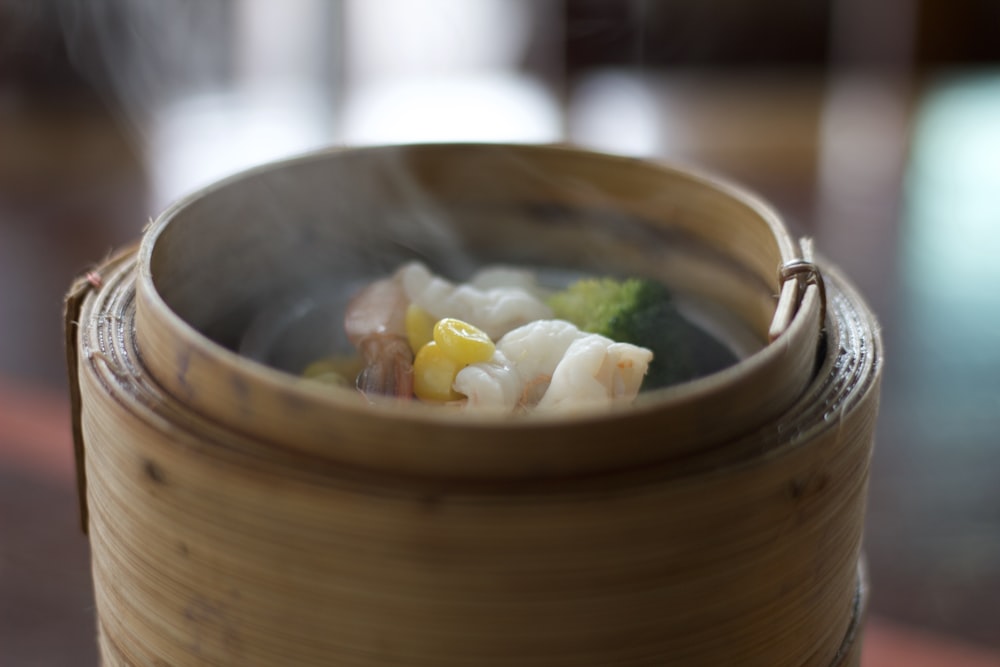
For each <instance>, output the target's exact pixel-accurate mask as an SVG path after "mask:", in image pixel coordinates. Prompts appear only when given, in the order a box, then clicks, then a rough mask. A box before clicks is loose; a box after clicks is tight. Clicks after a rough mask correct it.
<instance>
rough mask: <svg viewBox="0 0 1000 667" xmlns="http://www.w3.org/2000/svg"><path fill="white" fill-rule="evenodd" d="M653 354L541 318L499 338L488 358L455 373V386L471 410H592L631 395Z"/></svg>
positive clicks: (563, 323) (633, 395)
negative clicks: (466, 398)
mask: <svg viewBox="0 0 1000 667" xmlns="http://www.w3.org/2000/svg"><path fill="white" fill-rule="evenodd" d="M652 358H653V353H652V352H651V351H649V350H648V349H646V348H642V347H638V346H636V345H631V344H629V343H616V342H614V341H612V340H611V339H609V338H606V337H604V336H600V335H598V334H592V333H586V332H583V331H580V330H579V329H578V328H577V327H576V326H574V325H573V324H571V323H569V322H564V321H562V320H539V321H535V322H531V323H529V324H526V325H524V326H521V327H519V328H517V329H514V330H513V331H511V332H510V333H508V334H507V335H505V336H504V337H503V338H501V339H500V340H499V341H498V342H497V351H496V352H495V353H494V355H493V358H492V359H491V360H490V361H487V362H483V363H478V364H471V365H469V366H467V367H465V368H464V369H462V370H461V371H459V373H458V375H457V377H456V378H455V383H454V388H455V391H457V392H459V393H462V394H465V395H466V396H467V397H468V401H467V404H466V405H467V408H470V409H482V408H487V409H493V410H497V409H499V410H505V411H513V410H515V409H517V408H519V407H532V406H534V407H535V409H536V410H548V411H563V412H567V411H572V410H581V409H592V408H593V407H594V405H595V403H598V404H611V403H614V402H620V401H622V402H628V401H631V400H632V399H634V398H635V396H636V394H637V393H638V392H639V387H640V386H641V384H642V379H643V376H644V375H645V373H646V370H647V368H648V366H649V362H650V361H651V360H652Z"/></svg>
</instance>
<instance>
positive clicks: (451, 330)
mask: <svg viewBox="0 0 1000 667" xmlns="http://www.w3.org/2000/svg"><path fill="white" fill-rule="evenodd" d="M434 342H435V343H437V344H438V346H440V347H441V349H442V350H443V351H444V353H445V354H447V355H448V356H449V357H451V358H452V359H454V360H455V361H456V362H458V363H459V364H461V365H463V366H466V365H468V364H475V363H479V362H481V361H489V359H490V358H491V357H492V356H493V352H494V351H495V350H496V345H495V344H494V343H493V341H492V340H490V337H489V336H488V335H486V333H485V332H484V331H483V330H482V329H479V328H478V327H475V326H473V325H471V324H469V323H468V322H463V321H462V320H457V319H455V318H453V317H446V318H444V319H441V320H438V321H437V323H436V324H435V325H434Z"/></svg>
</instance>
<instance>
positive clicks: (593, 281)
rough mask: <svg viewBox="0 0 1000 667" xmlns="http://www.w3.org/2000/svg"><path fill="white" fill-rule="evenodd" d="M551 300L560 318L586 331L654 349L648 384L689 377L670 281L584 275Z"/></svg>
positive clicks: (649, 386)
mask: <svg viewBox="0 0 1000 667" xmlns="http://www.w3.org/2000/svg"><path fill="white" fill-rule="evenodd" d="M549 306H550V307H551V308H552V310H553V313H554V314H555V316H556V317H557V318H559V319H564V320H568V321H570V322H572V323H573V324H575V325H576V326H578V327H579V328H580V329H582V330H583V331H589V332H591V333H597V334H601V335H602V336H607V337H608V338H610V339H612V340H614V341H618V342H621V343H632V344H633V345H639V346H642V347H645V348H648V349H650V350H652V351H653V360H652V362H651V363H650V365H649V371H648V373H647V375H646V379H645V381H644V382H643V388H645V389H655V388H658V387H665V386H667V385H670V384H674V383H676V382H681V381H683V380H686V379H690V377H691V373H692V368H691V363H690V356H689V355H688V354H687V350H686V349H684V347H685V340H686V339H685V336H684V331H685V327H686V321H685V320H684V319H683V318H682V317H681V315H680V314H679V313H678V312H677V308H676V307H675V305H674V301H673V298H672V296H671V294H670V290H668V289H667V287H666V286H665V285H663V284H661V283H658V282H656V281H653V280H645V279H639V278H628V279H626V280H615V279H613V278H585V279H583V280H578V281H577V282H575V283H573V284H571V285H570V286H569V287H567V288H566V289H565V290H562V291H560V292H556V293H555V294H553V295H552V296H550V297H549Z"/></svg>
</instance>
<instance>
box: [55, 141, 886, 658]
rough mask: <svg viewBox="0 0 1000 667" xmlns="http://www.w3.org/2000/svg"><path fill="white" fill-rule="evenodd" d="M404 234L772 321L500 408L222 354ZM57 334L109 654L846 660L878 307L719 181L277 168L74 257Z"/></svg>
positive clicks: (351, 274)
mask: <svg viewBox="0 0 1000 667" xmlns="http://www.w3.org/2000/svg"><path fill="white" fill-rule="evenodd" d="M413 257H418V258H420V259H422V260H424V261H426V262H427V263H428V264H430V265H432V266H433V267H435V268H436V269H440V270H442V271H444V272H446V273H450V274H452V275H460V274H462V273H463V272H468V271H469V270H471V268H472V267H474V266H476V265H478V264H480V263H483V262H488V261H507V262H517V263H527V264H552V265H559V266H575V267H579V268H586V269H588V270H593V271H619V272H620V271H628V272H631V273H634V274H641V275H648V276H653V277H656V278H659V279H662V280H665V281H667V282H669V283H671V284H673V285H678V286H681V287H682V288H683V289H684V290H687V292H688V293H690V294H693V295H695V296H696V297H698V298H700V299H704V300H706V301H707V302H711V303H713V304H716V305H717V306H719V307H720V308H721V309H722V310H723V311H725V312H726V313H728V314H729V315H730V316H732V317H734V318H736V319H738V320H739V321H740V322H741V323H742V324H743V325H745V327H746V328H747V330H749V331H752V332H753V334H754V335H755V336H756V338H757V339H758V340H759V345H758V347H757V349H755V350H754V351H753V352H752V353H749V354H747V355H746V356H745V358H743V359H741V360H740V361H739V362H737V363H735V364H733V365H732V366H729V367H727V368H725V369H724V370H721V371H718V372H714V373H711V374H709V375H707V376H705V377H701V378H698V379H695V380H692V381H690V382H686V383H682V384H679V385H675V386H672V387H669V388H667V389H662V390H657V391H654V392H649V393H648V394H643V395H641V396H640V399H639V400H637V401H636V403H635V405H633V406H629V407H628V408H627V409H608V410H603V411H600V410H598V411H591V412H590V413H587V414H585V415H579V416H574V417H572V418H565V417H552V416H545V415H526V416H521V417H518V418H507V419H502V418H499V417H495V416H488V417H487V416H478V417H477V416H475V415H470V414H467V413H461V412H458V411H454V410H448V409H441V408H433V407H429V406H425V405H420V404H410V403H408V404H399V403H394V404H385V403H371V402H368V401H366V400H364V399H363V398H362V397H361V396H360V395H358V394H357V393H356V392H353V391H350V390H347V389H331V388H328V387H323V386H319V385H317V384H316V383H313V382H310V381H307V380H303V379H300V378H298V377H296V376H295V375H293V374H290V373H286V372H282V371H281V370H278V369H275V368H273V367H271V366H269V365H267V364H265V363H261V362H260V361H255V360H253V359H250V358H248V357H247V356H246V355H241V354H239V353H238V352H237V350H238V345H239V343H238V341H239V339H240V336H241V335H243V334H245V332H246V331H247V330H248V329H250V328H252V327H253V326H255V324H254V322H256V321H259V318H260V316H261V313H265V314H266V313H268V312H278V311H276V310H272V311H269V310H268V309H269V308H271V309H273V308H275V307H276V306H275V304H279V305H280V304H282V303H285V302H286V301H287V299H288V298H289V295H294V294H297V293H303V292H306V291H309V290H313V291H316V290H318V291H320V292H323V291H325V290H326V291H331V290H332V291H336V290H337V289H340V290H341V291H343V288H344V285H348V284H361V282H363V281H364V280H369V279H372V278H375V277H378V276H381V275H385V274H386V273H389V272H391V271H392V270H393V269H394V268H395V266H397V265H398V264H399V263H400V262H401V261H405V260H406V259H408V258H413ZM255 318H258V319H255ZM67 352H68V357H69V364H70V375H71V383H70V386H71V391H72V395H73V406H74V435H75V441H76V447H77V461H78V473H79V486H80V490H81V508H82V510H83V522H84V529H85V530H86V531H88V534H89V539H90V542H91V549H92V563H93V578H94V587H95V594H96V601H97V612H98V631H99V632H98V634H99V643H100V647H101V654H102V659H103V664H104V665H107V666H118V665H288V664H295V665H345V666H346V665H350V666H358V667H360V666H365V667H367V666H374V665H435V666H441V667H446V666H449V665H455V666H457V665H463V666H466V665H514V664H516V665H539V666H541V665H544V666H546V667H558V666H562V665H567V666H568V665H636V666H639V665H685V666H692V667H693V666H709V665H711V666H721V665H751V666H752V665H761V666H764V665H766V666H768V667H783V666H789V667H792V666H794V667H806V666H813V665H815V666H820V667H828V666H831V665H857V664H858V660H859V658H858V656H859V651H860V627H861V622H862V619H863V612H864V607H865V600H866V589H865V583H864V576H863V572H862V570H863V568H861V539H862V524H863V519H864V507H865V497H866V489H867V481H868V470H869V462H870V457H871V450H872V433H873V427H874V420H875V416H876V412H877V403H878V385H879V378H880V373H881V341H880V338H879V335H878V329H877V326H876V323H875V321H874V319H873V317H872V315H871V313H870V312H869V311H868V309H867V308H866V306H865V305H864V303H863V301H862V299H861V298H860V297H859V296H858V294H857V293H856V292H855V291H854V290H853V288H852V287H851V286H850V285H849V283H848V282H846V281H845V280H844V279H843V277H842V276H840V275H839V273H838V272H837V271H836V270H835V269H834V268H833V267H831V266H829V265H826V264H823V263H822V262H817V261H816V260H815V258H813V257H811V250H810V249H809V247H808V244H800V243H799V242H797V241H796V240H795V239H793V238H792V237H791V236H790V235H789V234H788V232H787V231H786V230H785V228H784V227H783V225H782V223H781V220H780V218H779V217H778V216H777V214H776V213H775V212H774V211H772V210H771V209H770V208H769V207H768V206H767V205H766V204H764V203H763V202H761V201H760V200H758V199H757V198H755V197H753V196H752V195H750V194H748V193H746V192H744V191H743V190H741V189H739V188H737V187H734V186H732V185H730V184H727V183H724V182H722V181H720V180H718V179H716V178H713V177H709V176H705V175H701V174H697V173H695V172H692V171H690V170H688V169H685V168H680V167H668V166H664V165H657V164H651V163H648V162H644V161H638V160H631V159H626V158H620V157H613V156H608V155H602V154H597V153H592V152H587V151H583V150H577V149H573V148H568V147H540V146H501V145H424V146H421V145H414V146H387V147H374V148H365V149H354V150H343V151H327V152H322V153H318V154H312V155H308V156H304V157H301V158H297V159H293V160H290V161H286V162H282V163H277V164H273V165H268V166H265V167H262V168H259V169H256V170H253V171H250V172H247V173H245V174H241V175H239V176H236V177H234V178H232V179H230V180H227V181H224V182H222V183H219V184H216V185H214V186H212V187H210V188H208V189H206V190H205V191H203V192H200V193H198V194H196V195H194V196H192V197H189V198H187V199H185V200H183V201H181V202H179V203H177V204H176V205H174V206H173V207H172V208H170V209H169V210H168V211H166V212H165V213H164V214H163V215H162V216H161V217H160V218H159V219H158V220H156V221H155V222H153V223H151V225H150V226H149V227H148V228H147V229H146V230H145V232H144V235H143V238H142V239H141V242H140V243H139V245H138V246H137V247H135V248H129V249H126V250H125V251H123V252H121V253H120V254H119V255H117V256H115V257H112V258H111V259H109V260H107V261H106V262H105V263H104V264H103V265H101V266H100V267H99V268H98V269H97V270H95V271H92V272H89V273H88V274H87V276H85V277H84V278H82V279H81V280H79V281H78V282H77V283H76V284H75V285H74V286H73V288H72V290H71V292H70V294H69V296H68V298H67Z"/></svg>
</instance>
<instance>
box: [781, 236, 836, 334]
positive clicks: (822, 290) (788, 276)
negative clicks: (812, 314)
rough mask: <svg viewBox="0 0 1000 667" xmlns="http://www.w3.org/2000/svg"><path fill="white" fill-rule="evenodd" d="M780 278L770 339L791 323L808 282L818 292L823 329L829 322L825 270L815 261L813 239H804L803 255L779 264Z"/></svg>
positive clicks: (820, 320) (820, 319)
mask: <svg viewBox="0 0 1000 667" xmlns="http://www.w3.org/2000/svg"><path fill="white" fill-rule="evenodd" d="M778 282H779V283H780V284H781V293H780V295H779V297H778V305H777V307H776V308H775V313H774V320H773V321H772V322H771V330H770V332H769V337H770V339H771V340H772V341H773V340H775V339H776V338H777V337H778V336H780V335H781V334H782V333H783V332H784V331H785V330H786V329H787V328H788V326H789V324H791V321H792V318H793V317H794V315H795V312H796V311H797V310H798V308H799V306H800V305H801V302H802V298H803V297H804V296H805V293H806V288H807V287H808V286H809V285H815V286H816V289H817V291H818V292H819V323H820V330H822V329H823V327H824V326H825V323H826V283H825V282H824V280H823V272H822V271H821V270H820V268H819V266H818V265H817V264H816V263H815V262H814V261H813V244H812V239H808V238H806V239H802V257H797V258H795V259H792V260H789V261H787V262H785V263H784V264H782V265H781V266H780V267H778Z"/></svg>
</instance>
